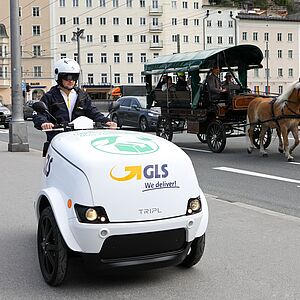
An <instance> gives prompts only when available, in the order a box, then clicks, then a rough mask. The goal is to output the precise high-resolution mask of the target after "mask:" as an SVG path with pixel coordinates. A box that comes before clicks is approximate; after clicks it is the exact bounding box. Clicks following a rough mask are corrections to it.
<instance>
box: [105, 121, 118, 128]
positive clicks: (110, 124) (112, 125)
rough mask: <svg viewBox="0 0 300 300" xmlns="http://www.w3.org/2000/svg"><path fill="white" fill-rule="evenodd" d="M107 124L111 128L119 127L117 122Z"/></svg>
mask: <svg viewBox="0 0 300 300" xmlns="http://www.w3.org/2000/svg"><path fill="white" fill-rule="evenodd" d="M105 124H106V125H107V126H108V127H109V128H111V129H116V128H117V127H118V125H117V123H115V122H106V123H105Z"/></svg>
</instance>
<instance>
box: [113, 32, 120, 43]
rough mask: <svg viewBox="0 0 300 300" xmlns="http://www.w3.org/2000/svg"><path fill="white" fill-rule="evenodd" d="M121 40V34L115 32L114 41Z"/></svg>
mask: <svg viewBox="0 0 300 300" xmlns="http://www.w3.org/2000/svg"><path fill="white" fill-rule="evenodd" d="M119 41H120V37H119V35H117V34H115V35H114V43H119Z"/></svg>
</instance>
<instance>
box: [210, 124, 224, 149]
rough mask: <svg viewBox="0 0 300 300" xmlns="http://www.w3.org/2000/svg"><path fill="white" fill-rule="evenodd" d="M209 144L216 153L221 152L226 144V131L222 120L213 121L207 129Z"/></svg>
mask: <svg viewBox="0 0 300 300" xmlns="http://www.w3.org/2000/svg"><path fill="white" fill-rule="evenodd" d="M206 138H207V145H208V147H209V149H210V150H211V151H213V152H215V153H220V152H222V151H223V150H224V148H225V145H226V131H225V129H224V126H223V124H222V123H221V122H220V121H213V122H211V123H210V124H209V125H208V127H207V131H206Z"/></svg>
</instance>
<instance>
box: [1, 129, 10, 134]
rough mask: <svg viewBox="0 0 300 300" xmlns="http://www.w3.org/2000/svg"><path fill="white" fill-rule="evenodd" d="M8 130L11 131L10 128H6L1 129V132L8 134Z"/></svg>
mask: <svg viewBox="0 0 300 300" xmlns="http://www.w3.org/2000/svg"><path fill="white" fill-rule="evenodd" d="M8 132H9V131H8V130H4V129H2V130H1V129H0V133H6V134H8Z"/></svg>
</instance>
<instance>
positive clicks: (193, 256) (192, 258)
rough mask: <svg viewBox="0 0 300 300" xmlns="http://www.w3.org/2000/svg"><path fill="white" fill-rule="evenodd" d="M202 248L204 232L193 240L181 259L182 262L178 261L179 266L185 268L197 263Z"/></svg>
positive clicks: (203, 246) (201, 253) (202, 250)
mask: <svg viewBox="0 0 300 300" xmlns="http://www.w3.org/2000/svg"><path fill="white" fill-rule="evenodd" d="M204 248H205V234H203V235H202V236H200V237H198V238H195V239H194V240H193V242H192V245H191V247H190V249H189V252H188V254H187V256H186V257H185V259H184V260H183V261H182V263H180V266H183V267H185V268H190V267H192V266H194V265H195V264H197V263H198V262H199V261H200V259H201V257H202V255H203V252H204Z"/></svg>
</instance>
